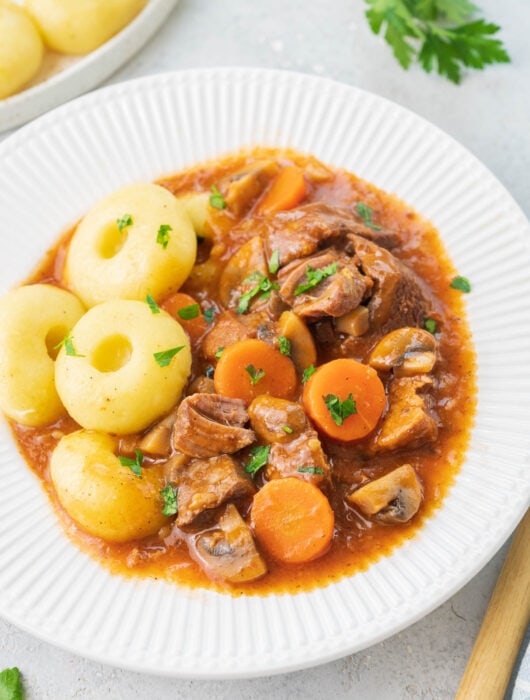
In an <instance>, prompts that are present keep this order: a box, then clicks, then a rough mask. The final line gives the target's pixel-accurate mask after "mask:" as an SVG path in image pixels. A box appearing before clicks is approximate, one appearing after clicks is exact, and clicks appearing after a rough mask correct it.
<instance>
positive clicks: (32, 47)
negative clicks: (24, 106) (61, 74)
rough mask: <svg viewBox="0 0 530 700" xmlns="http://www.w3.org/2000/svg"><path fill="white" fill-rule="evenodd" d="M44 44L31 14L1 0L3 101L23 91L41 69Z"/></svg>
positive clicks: (0, 82) (0, 90) (0, 84)
mask: <svg viewBox="0 0 530 700" xmlns="http://www.w3.org/2000/svg"><path fill="white" fill-rule="evenodd" d="M43 54H44V45H43V43H42V39H41V36H40V34H39V32H38V29H37V27H36V26H35V24H34V23H33V21H32V19H31V17H30V16H29V15H28V14H27V13H26V12H24V10H22V9H21V8H20V7H17V6H16V5H13V4H12V3H11V2H7V1H6V0H0V100H2V99H3V98H4V97H9V95H12V94H13V93H14V92H17V90H20V88H22V87H23V86H24V85H25V84H26V83H27V82H28V80H31V78H33V76H34V75H35V74H36V73H37V71H38V70H39V68H40V66H41V63H42V57H43Z"/></svg>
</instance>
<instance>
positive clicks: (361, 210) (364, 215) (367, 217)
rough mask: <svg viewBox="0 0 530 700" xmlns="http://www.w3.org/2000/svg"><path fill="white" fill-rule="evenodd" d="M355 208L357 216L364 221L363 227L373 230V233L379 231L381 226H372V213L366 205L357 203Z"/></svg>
mask: <svg viewBox="0 0 530 700" xmlns="http://www.w3.org/2000/svg"><path fill="white" fill-rule="evenodd" d="M356 208H357V212H358V214H359V216H360V217H361V219H362V220H363V221H364V225H365V226H368V228H372V229H374V231H380V230H381V226H377V224H374V222H373V221H372V216H373V211H372V209H371V208H370V207H369V206H368V204H365V203H364V202H357V207H356Z"/></svg>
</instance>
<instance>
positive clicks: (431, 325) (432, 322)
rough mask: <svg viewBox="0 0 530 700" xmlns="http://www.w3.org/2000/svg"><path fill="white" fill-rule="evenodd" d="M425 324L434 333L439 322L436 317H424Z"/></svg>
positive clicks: (426, 328)
mask: <svg viewBox="0 0 530 700" xmlns="http://www.w3.org/2000/svg"><path fill="white" fill-rule="evenodd" d="M423 325H424V326H425V330H427V331H429V333H432V334H433V335H434V334H435V333H436V329H437V328H438V324H437V323H436V321H435V320H434V318H424V319H423Z"/></svg>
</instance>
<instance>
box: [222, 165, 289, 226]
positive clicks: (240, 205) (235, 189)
mask: <svg viewBox="0 0 530 700" xmlns="http://www.w3.org/2000/svg"><path fill="white" fill-rule="evenodd" d="M277 172H278V164H277V163H276V162H275V161H274V160H258V161H256V162H254V163H252V164H251V165H250V166H246V167H245V168H244V169H243V170H240V171H239V172H237V173H234V174H233V175H231V176H230V179H229V184H228V186H227V190H226V195H225V202H226V205H227V207H228V208H229V209H230V211H232V212H233V213H234V214H235V215H236V216H241V215H242V214H244V213H245V211H246V210H247V209H249V207H250V206H251V205H252V203H253V202H254V201H255V200H256V199H257V198H258V197H259V195H260V194H261V193H262V192H263V190H264V189H265V187H267V185H268V184H269V182H270V181H271V180H272V178H273V177H274V176H275V175H276V174H277Z"/></svg>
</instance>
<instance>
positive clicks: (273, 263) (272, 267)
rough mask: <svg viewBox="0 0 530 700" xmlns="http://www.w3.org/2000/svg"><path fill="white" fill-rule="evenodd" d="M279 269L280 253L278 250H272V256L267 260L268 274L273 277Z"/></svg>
mask: <svg viewBox="0 0 530 700" xmlns="http://www.w3.org/2000/svg"><path fill="white" fill-rule="evenodd" d="M279 269H280V251H279V250H278V248H276V249H275V250H273V252H272V255H271V257H270V260H269V272H270V273H271V275H275V274H276V273H277V272H278V270H279Z"/></svg>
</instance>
